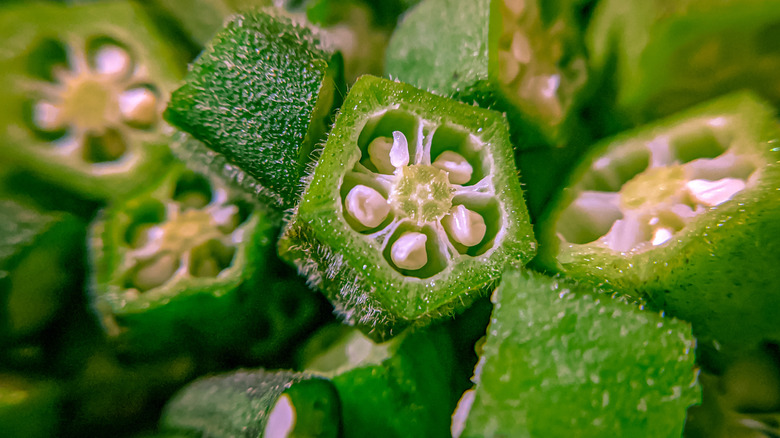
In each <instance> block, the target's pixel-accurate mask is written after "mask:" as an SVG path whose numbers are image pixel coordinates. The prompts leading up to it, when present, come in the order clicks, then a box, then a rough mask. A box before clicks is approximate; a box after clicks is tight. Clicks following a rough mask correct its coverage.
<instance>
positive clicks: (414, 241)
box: [390, 231, 428, 270]
mask: <svg viewBox="0 0 780 438" xmlns="http://www.w3.org/2000/svg"><path fill="white" fill-rule="evenodd" d="M427 241H428V236H426V235H425V234H423V233H418V232H415V231H409V232H406V233H404V234H402V235H401V237H399V238H398V240H396V241H395V242H394V243H393V246H392V248H391V249H390V258H392V259H393V263H395V265H396V266H398V267H399V268H401V269H409V270H417V269H420V268H422V267H423V266H425V264H426V263H428V253H427V252H426V251H425V243H426V242H427Z"/></svg>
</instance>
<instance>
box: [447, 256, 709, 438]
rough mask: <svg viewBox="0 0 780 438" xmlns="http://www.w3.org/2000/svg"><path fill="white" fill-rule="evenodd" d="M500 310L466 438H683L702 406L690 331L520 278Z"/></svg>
mask: <svg viewBox="0 0 780 438" xmlns="http://www.w3.org/2000/svg"><path fill="white" fill-rule="evenodd" d="M493 302H494V304H495V306H494V310H493V315H492V317H491V321H490V326H489V327H488V331H487V337H486V341H485V344H484V346H483V347H482V356H481V358H480V362H479V364H478V365H477V367H476V370H475V375H474V381H475V384H476V388H475V389H474V390H470V391H469V392H468V393H467V394H468V395H467V396H465V397H464V400H463V401H461V404H460V409H461V411H460V412H458V414H457V418H460V419H462V418H463V417H465V418H466V419H465V427H462V428H458V429H460V430H459V431H458V432H459V433H458V434H456V435H457V436H460V437H464V438H465V437H499V436H527V437H550V438H554V437H569V436H571V433H572V431H577V436H581V437H604V436H626V437H627V436H631V437H637V438H640V437H648V438H649V437H669V438H671V437H679V436H680V435H681V433H682V429H683V424H684V422H685V414H686V409H687V408H688V406H690V405H693V404H695V403H698V402H699V400H700V398H701V393H700V389H699V387H698V384H697V383H696V375H697V370H696V368H695V365H694V347H695V345H696V341H695V339H694V338H693V336H692V334H691V327H690V325H689V324H687V323H685V322H683V321H680V320H676V319H673V318H664V317H662V316H661V315H659V314H658V313H654V312H649V311H644V310H641V309H640V307H639V306H636V305H635V304H634V303H631V302H628V301H627V300H625V299H621V298H619V297H617V296H611V295H610V294H609V293H604V292H603V291H601V290H599V289H593V288H591V287H588V286H584V285H580V284H577V283H575V282H571V281H566V280H562V279H556V278H550V277H545V276H543V275H541V274H536V273H533V272H522V271H519V270H512V271H509V272H507V274H506V275H505V276H504V278H503V280H502V282H501V286H499V288H498V289H497V291H496V293H495V295H494V296H493ZM469 402H470V403H471V404H470V406H469Z"/></svg>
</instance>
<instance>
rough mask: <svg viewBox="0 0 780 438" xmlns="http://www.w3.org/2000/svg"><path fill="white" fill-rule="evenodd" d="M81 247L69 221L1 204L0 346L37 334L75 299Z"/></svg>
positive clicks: (78, 229) (79, 228)
mask: <svg viewBox="0 0 780 438" xmlns="http://www.w3.org/2000/svg"><path fill="white" fill-rule="evenodd" d="M83 241H84V225H83V224H82V223H81V222H80V221H79V220H77V219H75V218H74V217H72V216H71V215H68V214H63V213H43V212H40V211H37V210H35V209H33V208H31V207H27V206H25V205H22V204H20V203H17V202H15V201H12V200H8V199H0V345H4V346H7V345H8V344H9V342H14V341H18V340H19V339H21V338H23V337H29V336H31V335H34V334H36V333H39V332H40V331H41V330H42V329H44V328H45V327H46V326H47V325H48V324H49V323H50V322H51V321H52V319H53V318H54V316H55V315H56V314H57V313H58V312H59V310H60V308H61V307H62V306H63V304H64V303H66V302H67V301H68V300H69V297H71V296H72V295H73V294H74V293H75V291H76V289H77V288H78V287H79V286H80V285H81V283H80V278H81V275H79V273H80V272H82V273H83V270H84V266H83V265H84V263H83V252H84V251H83V249H82V246H83ZM4 348H5V347H4Z"/></svg>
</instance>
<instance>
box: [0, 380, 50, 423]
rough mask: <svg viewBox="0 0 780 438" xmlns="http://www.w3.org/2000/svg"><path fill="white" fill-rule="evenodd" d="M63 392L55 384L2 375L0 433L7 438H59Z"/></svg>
mask: <svg viewBox="0 0 780 438" xmlns="http://www.w3.org/2000/svg"><path fill="white" fill-rule="evenodd" d="M61 399H62V391H61V388H60V387H59V386H58V384H57V383H55V382H54V381H48V380H42V379H40V378H35V377H25V376H22V375H20V374H11V373H7V372H0V431H2V433H3V437H5V438H49V437H53V436H58V433H59V422H60V415H61V407H62V406H61Z"/></svg>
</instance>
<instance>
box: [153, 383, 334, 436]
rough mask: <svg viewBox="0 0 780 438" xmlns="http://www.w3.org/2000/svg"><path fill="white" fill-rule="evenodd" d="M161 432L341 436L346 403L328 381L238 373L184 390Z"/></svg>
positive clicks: (172, 402)
mask: <svg viewBox="0 0 780 438" xmlns="http://www.w3.org/2000/svg"><path fill="white" fill-rule="evenodd" d="M160 429H161V430H162V431H177V432H181V433H193V434H196V435H197V436H203V437H212V438H220V437H225V438H228V437H230V438H235V437H246V438H282V437H289V438H296V437H300V438H303V437H306V438H308V437H312V438H314V437H317V438H337V437H339V436H340V429H341V404H340V401H339V395H338V393H337V392H336V389H335V388H334V386H333V384H332V383H331V382H330V381H328V380H326V379H323V378H319V377H314V376H311V375H308V374H304V373H295V372H292V371H265V370H262V369H257V370H238V371H234V372H231V373H228V374H221V375H216V376H208V377H203V378H200V379H198V380H196V381H195V382H193V383H190V384H189V385H187V386H185V387H184V388H183V389H181V390H180V391H179V392H178V393H177V394H176V395H175V396H174V397H173V398H172V399H171V400H170V401H168V403H167V404H166V406H165V408H164V410H163V414H162V418H161V419H160Z"/></svg>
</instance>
